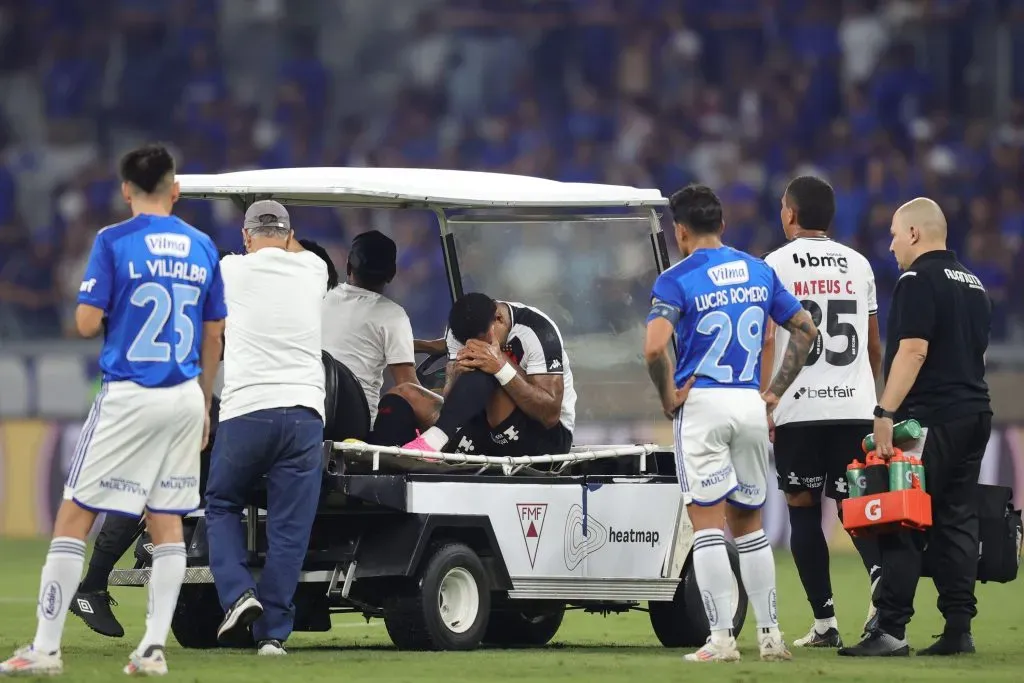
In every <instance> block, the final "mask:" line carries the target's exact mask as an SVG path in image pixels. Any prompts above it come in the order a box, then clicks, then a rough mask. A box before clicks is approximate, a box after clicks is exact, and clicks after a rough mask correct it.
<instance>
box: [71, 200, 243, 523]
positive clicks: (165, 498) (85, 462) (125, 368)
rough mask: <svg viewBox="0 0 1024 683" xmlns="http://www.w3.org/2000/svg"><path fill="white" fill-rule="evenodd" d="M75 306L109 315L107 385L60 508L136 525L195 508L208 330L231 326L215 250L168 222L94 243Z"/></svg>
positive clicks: (144, 224) (126, 227)
mask: <svg viewBox="0 0 1024 683" xmlns="http://www.w3.org/2000/svg"><path fill="white" fill-rule="evenodd" d="M78 303H80V304H86V305H89V306H94V307H96V308H99V309H101V310H103V311H104V313H105V318H106V329H105V334H104V341H103V349H102V351H101V352H100V369H101V371H102V372H103V385H102V387H101V389H100V391H99V393H98V395H97V396H96V399H95V401H94V403H93V406H92V409H91V410H90V412H89V417H88V418H87V419H86V423H85V425H84V427H83V429H82V433H81V436H80V437H79V441H78V446H77V449H76V451H75V457H74V459H73V461H72V465H71V469H70V471H69V473H68V479H67V482H66V485H65V488H64V498H65V499H67V500H74V501H75V502H76V503H78V504H79V505H81V506H82V507H84V508H87V509H90V510H95V511H103V512H114V513H120V514H126V515H133V516H137V515H140V514H142V512H143V511H144V510H145V509H147V508H148V509H149V510H151V511H153V512H166V513H175V514H184V513H187V512H191V511H192V510H195V509H196V508H197V507H198V506H199V498H200V491H199V452H200V449H201V447H202V436H203V424H204V421H205V413H206V408H205V402H204V400H203V392H202V389H201V388H200V386H199V381H198V376H199V374H200V372H201V371H202V368H201V365H200V347H201V335H202V329H203V323H204V322H208V321H213V320H222V319H223V318H225V317H226V316H227V309H226V307H225V304H224V285H223V282H222V281H221V276H220V266H219V259H218V254H217V249H216V247H214V245H213V242H212V241H211V240H210V238H209V237H207V236H206V235H205V234H203V233H202V232H200V231H199V230H196V229H195V228H193V227H191V226H190V225H188V224H187V223H185V222H183V221H181V220H180V219H178V218H176V217H173V216H170V217H163V216H152V215H145V214H143V215H140V216H136V217H135V218H132V219H130V220H127V221H125V222H123V223H119V224H117V225H114V226H111V227H108V228H105V229H103V230H101V231H100V232H99V233H98V234H97V235H96V240H95V242H94V243H93V246H92V253H91V254H90V256H89V264H88V266H87V267H86V271H85V277H84V278H83V282H82V286H81V289H80V292H79V295H78Z"/></svg>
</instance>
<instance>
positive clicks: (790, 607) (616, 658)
mask: <svg viewBox="0 0 1024 683" xmlns="http://www.w3.org/2000/svg"><path fill="white" fill-rule="evenodd" d="M45 551H46V542H45V541H0V655H3V656H7V653H9V652H11V651H13V650H14V649H15V648H16V647H19V646H21V645H24V644H25V643H27V642H29V641H30V640H31V638H32V636H33V634H34V633H35V623H36V622H35V601H36V598H35V595H36V593H37V591H38V582H39V568H40V567H41V565H42V561H43V556H44V554H45ZM776 560H777V564H778V585H779V615H780V618H781V624H782V629H783V632H784V633H785V637H786V641H787V642H789V643H792V641H793V639H794V638H799V637H800V636H802V635H803V634H804V633H805V632H806V630H807V628H808V627H809V626H810V624H811V614H810V609H809V607H808V606H807V602H806V600H804V598H803V593H802V590H801V588H800V583H799V580H798V578H797V575H796V571H795V568H794V567H793V562H792V559H791V558H790V557H789V556H788V555H785V554H782V553H779V554H777V556H776ZM832 575H833V585H834V587H835V590H836V603H837V611H838V616H839V623H840V628H841V631H842V634H843V637H844V639H846V640H847V641H849V642H855V641H856V639H857V637H858V635H859V633H860V626H861V624H862V622H863V619H864V616H865V611H866V607H867V600H866V592H867V587H866V581H865V578H864V569H863V567H862V566H861V565H860V563H859V562H858V560H857V558H856V557H854V556H851V555H842V556H839V557H836V558H834V559H833V565H832ZM114 597H115V599H116V600H117V601H118V603H119V604H118V606H117V607H116V608H115V610H116V613H117V615H118V617H119V618H120V619H121V621H122V623H123V624H124V625H125V630H126V631H127V634H126V636H125V637H124V638H122V639H108V638H103V637H101V636H99V635H97V634H95V633H93V632H92V631H90V630H88V629H87V628H86V627H85V625H84V624H83V623H82V622H81V621H80V620H79V619H78V618H77V617H75V616H72V615H69V616H68V623H67V628H66V630H65V637H64V676H63V678H64V679H66V680H69V681H97V682H99V681H104V682H105V681H111V680H116V679H117V678H118V677H121V676H122V674H121V667H122V666H124V664H125V662H126V661H127V655H128V652H129V651H130V650H131V648H133V647H134V646H135V645H136V644H137V640H138V638H140V637H141V635H142V631H143V624H144V612H145V604H146V594H145V590H144V589H138V588H120V589H115V590H114ZM978 598H979V611H980V614H979V616H978V619H977V620H976V621H975V625H974V626H975V628H974V633H975V639H976V641H977V646H978V654H976V655H974V656H968V657H957V658H941V659H926V658H923V657H922V658H915V657H914V656H911V657H909V658H901V659H890V660H859V659H846V658H841V657H837V656H836V654H835V652H833V651H824V652H822V651H806V650H800V649H798V648H794V660H793V661H792V662H781V663H762V662H760V661H758V660H757V648H756V645H755V644H754V636H753V628H752V626H753V613H751V614H750V615H749V616H748V622H747V623H748V626H750V627H751V628H745V629H744V632H743V633H742V634H741V636H740V649H741V652H742V654H743V657H744V661H742V662H739V663H732V664H691V663H688V662H684V661H682V658H681V656H682V654H683V652H682V651H677V650H668V649H665V648H663V647H661V645H660V644H659V643H658V641H657V640H656V639H655V637H654V634H653V632H652V630H651V627H650V622H649V621H648V618H647V615H646V614H645V613H643V612H632V613H629V614H626V615H609V616H607V617H602V616H600V615H590V614H584V613H582V612H572V613H570V614H569V615H567V616H566V619H565V623H564V624H563V626H562V629H561V631H559V633H558V635H557V636H556V637H555V640H554V641H553V643H552V644H551V645H549V646H548V647H546V648H543V649H537V650H483V649H482V650H478V651H475V652H466V653H449V652H440V653H416V652H398V651H397V650H395V649H394V648H393V646H392V645H391V641H390V640H389V639H388V636H387V632H386V631H385V629H384V627H383V623H382V622H381V621H380V620H373V621H372V622H371V623H370V624H369V625H368V624H366V623H365V621H364V620H362V619H360V618H357V617H353V616H344V617H335V621H334V624H335V628H334V629H333V630H332V631H330V632H328V633H316V634H304V633H297V634H295V635H294V636H293V638H292V639H291V640H290V641H289V643H288V646H289V650H290V654H289V656H287V657H283V658H280V659H277V658H264V657H261V658H257V657H256V656H255V654H254V653H252V652H247V651H235V650H219V651H196V650H184V649H182V648H180V647H179V646H178V645H177V643H176V642H174V640H173V637H172V638H171V641H170V643H169V648H168V665H169V667H170V675H169V678H170V680H176V681H190V682H191V681H211V682H214V683H216V682H218V681H224V682H225V683H227V682H233V681H238V682H244V683H256V682H258V681H271V682H273V683H290V682H292V681H302V682H304V683H311V682H312V681H319V680H342V681H370V682H373V683H378V682H380V683H384V682H391V681H394V682H396V683H397V682H403V681H408V682H409V683H435V682H436V683H442V682H446V683H447V682H449V681H451V682H455V681H472V682H473V683H481V682H483V681H524V682H525V681H537V682H538V683H543V682H545V681H572V682H573V683H596V682H599V681H629V680H634V681H642V682H643V683H654V682H655V681H699V682H700V683H703V682H705V681H708V682H712V681H729V682H731V683H755V682H756V683H762V682H769V681H787V682H788V683H804V682H809V681H816V680H820V681H828V682H831V681H865V682H871V683H895V682H897V681H920V682H922V683H924V682H926V681H927V682H931V681H984V682H985V683H995V682H997V681H1013V682H1015V683H1020V682H1021V681H1024V632H1022V630H1021V624H1022V623H1024V585H1022V584H1021V583H1018V582H1015V583H1010V584H1002V585H1001V584H989V585H985V586H980V585H979V587H978ZM916 606H917V610H918V614H917V616H916V617H915V619H914V621H913V622H912V623H911V627H910V630H909V638H910V641H911V645H912V646H916V647H924V646H926V645H928V644H930V643H931V641H932V638H931V637H932V635H934V634H936V633H938V632H939V631H941V628H942V626H941V620H940V619H939V616H938V614H937V612H936V609H935V590H934V588H933V586H932V585H931V582H930V581H929V580H924V581H922V583H921V585H920V587H919V589H918V593H917V603H916Z"/></svg>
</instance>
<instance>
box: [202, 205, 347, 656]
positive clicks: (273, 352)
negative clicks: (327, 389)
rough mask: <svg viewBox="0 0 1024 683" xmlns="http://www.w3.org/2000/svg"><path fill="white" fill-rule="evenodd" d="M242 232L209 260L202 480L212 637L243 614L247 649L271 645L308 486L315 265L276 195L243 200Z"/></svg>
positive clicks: (320, 282) (305, 537)
mask: <svg viewBox="0 0 1024 683" xmlns="http://www.w3.org/2000/svg"><path fill="white" fill-rule="evenodd" d="M242 236H243V238H244V241H245V250H246V254H244V255H229V256H225V257H224V258H223V259H222V260H221V262H220V267H221V273H222V275H223V278H224V289H225V299H226V302H227V308H228V322H227V327H226V330H225V346H224V389H223V391H222V392H221V407H220V425H219V428H218V434H217V437H218V438H217V441H216V444H215V445H214V450H213V454H212V457H211V462H210V476H209V484H208V485H207V489H206V501H207V502H206V524H207V536H208V540H209V544H210V569H211V571H212V572H213V578H214V584H215V585H216V587H217V594H218V596H219V597H220V602H221V607H222V608H223V609H224V611H225V616H224V621H223V622H222V623H221V625H220V628H219V630H218V632H217V636H218V639H219V640H222V641H227V640H229V638H230V637H231V635H232V634H233V632H236V631H241V630H243V629H245V628H246V627H247V626H248V625H249V624H252V632H253V637H254V639H255V641H256V645H257V651H258V653H259V654H261V655H283V654H285V650H284V647H283V643H284V642H285V640H286V639H287V638H288V636H289V635H290V634H291V631H292V626H293V621H294V614H295V610H294V605H293V604H292V598H293V596H294V595H295V589H296V587H297V585H298V580H299V572H300V571H301V569H302V562H303V560H304V558H305V556H306V550H307V548H308V545H309V535H310V530H311V528H312V526H313V517H314V515H315V513H316V507H317V503H318V501H319V498H320V482H321V449H322V446H323V430H324V414H323V413H324V370H323V363H322V361H321V355H320V330H321V322H320V307H321V304H322V302H323V298H324V295H325V294H326V293H327V265H326V264H325V263H324V261H323V260H322V259H321V258H320V257H319V256H317V255H316V254H314V253H313V252H311V251H306V250H305V249H303V247H302V246H301V245H300V244H299V243H298V241H297V240H296V239H295V235H294V233H293V232H292V229H291V221H290V219H289V217H288V212H287V211H286V210H285V208H284V207H283V206H281V204H279V203H277V202H274V201H259V202H256V203H254V204H253V205H252V206H250V207H249V209H248V211H246V212H245V222H244V225H243V228H242ZM264 475H266V476H267V478H268V482H267V488H268V501H267V508H268V510H267V544H268V549H267V557H266V564H265V566H264V568H263V573H262V575H261V576H260V580H259V582H256V581H255V580H254V579H253V577H252V575H251V573H250V572H249V571H248V569H247V567H246V544H245V534H244V530H243V526H242V509H243V508H244V507H245V505H246V503H247V501H248V499H249V496H250V494H251V492H252V490H253V488H254V487H255V485H256V484H257V482H258V481H259V480H260V478H261V477H263V476H264ZM230 639H231V640H234V638H230Z"/></svg>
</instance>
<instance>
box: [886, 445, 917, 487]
mask: <svg viewBox="0 0 1024 683" xmlns="http://www.w3.org/2000/svg"><path fill="white" fill-rule="evenodd" d="M910 473H911V470H910V459H909V458H907V457H906V456H904V455H903V454H902V453H900V452H899V451H897V452H896V453H895V454H894V455H893V456H892V457H891V458H889V490H890V491H905V490H907V489H909V488H910V486H911V481H912V479H911V478H910Z"/></svg>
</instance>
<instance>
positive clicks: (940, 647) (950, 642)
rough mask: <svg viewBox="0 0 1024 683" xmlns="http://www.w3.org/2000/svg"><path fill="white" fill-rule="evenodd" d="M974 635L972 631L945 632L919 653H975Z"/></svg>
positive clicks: (926, 655) (933, 655) (942, 655)
mask: <svg viewBox="0 0 1024 683" xmlns="http://www.w3.org/2000/svg"><path fill="white" fill-rule="evenodd" d="M973 654H974V636H972V635H971V634H970V633H943V634H942V635H941V636H938V640H936V641H935V642H934V643H932V644H931V645H929V646H928V647H926V648H925V649H923V650H920V651H919V652H918V653H917V656H918V657H947V656H949V655H973Z"/></svg>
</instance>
